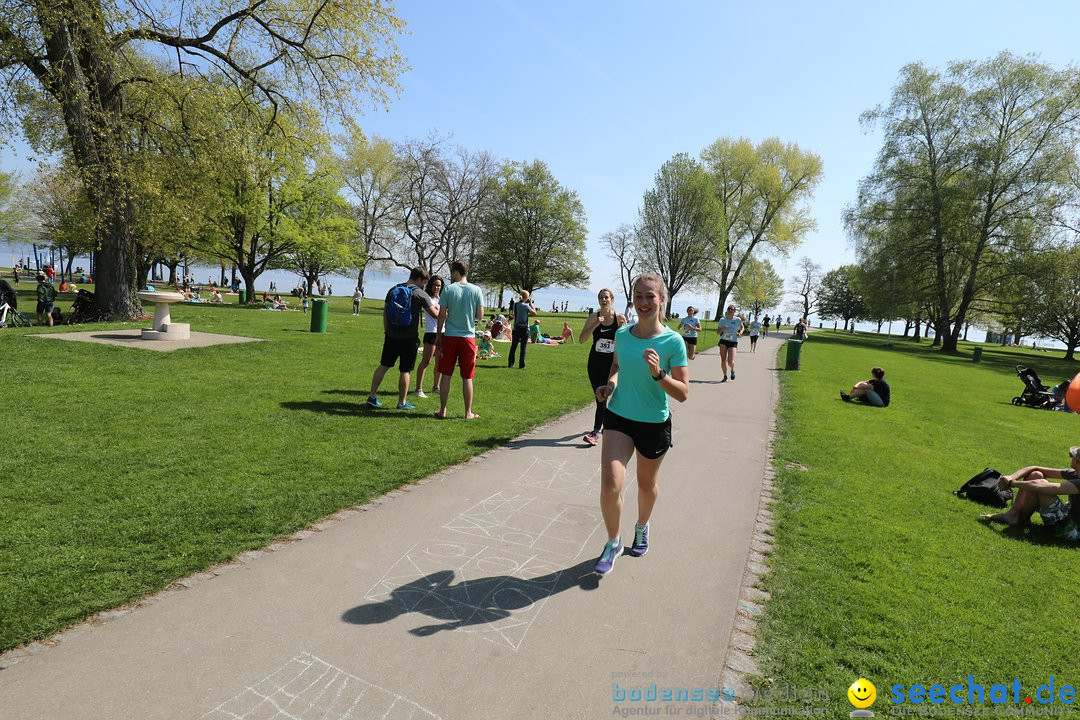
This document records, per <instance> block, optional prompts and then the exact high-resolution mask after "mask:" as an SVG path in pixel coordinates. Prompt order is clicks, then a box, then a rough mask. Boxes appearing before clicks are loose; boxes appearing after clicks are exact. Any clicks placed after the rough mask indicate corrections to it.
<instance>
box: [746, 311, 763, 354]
mask: <svg viewBox="0 0 1080 720" xmlns="http://www.w3.org/2000/svg"><path fill="white" fill-rule="evenodd" d="M747 327H748V328H749V330H750V352H752V353H756V352H757V336H758V334H759V333H760V332H761V323H760V322H758V319H757V315H754V319H753V320H751V321H750V324H749V325H748V326H747Z"/></svg>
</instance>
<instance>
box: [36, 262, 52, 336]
mask: <svg viewBox="0 0 1080 720" xmlns="http://www.w3.org/2000/svg"><path fill="white" fill-rule="evenodd" d="M37 282H38V285H37V321H38V325H44V324H45V323H48V324H49V327H52V324H53V318H52V311H53V302H54V301H55V300H56V288H54V287H53V286H52V283H50V282H49V281H48V280H46V279H45V273H38V275H37Z"/></svg>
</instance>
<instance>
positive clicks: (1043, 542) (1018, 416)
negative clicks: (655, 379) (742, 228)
mask: <svg viewBox="0 0 1080 720" xmlns="http://www.w3.org/2000/svg"><path fill="white" fill-rule="evenodd" d="M983 347H984V348H985V355H984V359H983V362H982V363H981V364H973V363H972V361H971V350H972V345H971V344H963V345H962V346H961V350H960V354H959V355H956V356H943V355H941V354H940V353H939V352H937V350H936V349H931V348H930V347H929V343H928V342H925V341H924V342H923V343H922V344H919V345H916V344H914V343H912V342H911V341H907V340H897V341H896V343H895V345H894V346H893V347H886V345H885V341H884V338H881V337H877V336H872V335H866V334H856V335H848V334H846V333H834V332H829V331H825V332H816V333H814V334H812V335H811V338H810V340H809V342H807V344H806V346H805V347H804V349H803V353H802V369H801V370H800V371H799V372H787V373H781V375H782V379H781V383H782V385H781V388H782V391H781V400H780V407H779V412H780V418H779V435H778V440H777V446H776V449H775V463H776V468H777V487H778V496H779V499H778V501H777V502H776V504H775V506H774V510H775V517H776V529H775V533H776V540H777V542H776V552H775V554H774V555H773V556H772V560H771V564H772V569H773V571H772V573H771V574H770V575H769V576H768V577H767V580H766V585H767V589H768V590H769V591H770V592H771V593H772V598H771V600H770V601H769V602H768V604H767V611H766V616H765V619H764V621H763V624H762V626H761V628H760V638H759V644H758V652H759V659H760V661H761V667H762V678H761V679H760V680H761V682H762V683H763V684H764V685H765V686H773V687H777V688H779V687H784V686H790V685H796V686H798V687H799V688H803V687H806V688H811V687H825V688H828V689H829V694H830V697H831V698H832V699H833V701H834V702H833V703H832V710H833V711H835V713H836V716H837V717H839V716H840V715H839V714H840V713H845V714H846V713H848V712H850V711H851V710H852V708H851V706H850V705H849V704H848V702H847V698H846V694H845V693H846V690H847V687H848V685H850V684H851V683H852V682H853V681H854V680H856V679H857V678H859V677H865V678H867V679H868V680H870V681H871V682H872V683H874V684H875V685H876V686H877V692H878V701H877V703H876V705H875V706H874V707H873V708H872V709H873V710H874V711H875V712H877V713H878V714H879V716H880V714H881V713H887V712H888V708H889V707H891V703H890V702H889V701H888V696H889V694H890V692H889V688H890V687H891V686H892V685H895V684H903V685H905V686H910V685H912V684H916V683H920V684H922V685H924V686H927V687H928V686H930V685H933V684H935V683H941V684H943V685H944V686H945V687H946V688H948V687H949V686H950V685H952V684H954V683H958V682H965V683H966V680H967V676H968V675H969V674H971V675H974V676H975V679H976V682H981V683H982V684H984V685H985V686H986V687H987V689H989V686H990V685H991V684H993V683H995V682H1001V683H1006V682H1011V681H1012V679H1013V678H1019V679H1020V680H1021V682H1022V684H1023V687H1024V688H1025V692H1027V693H1028V694H1030V693H1031V692H1033V691H1034V690H1035V688H1036V687H1037V686H1038V685H1040V684H1043V683H1046V682H1048V681H1049V679H1050V676H1051V675H1057V676H1058V684H1059V685H1060V684H1061V683H1062V682H1066V683H1071V684H1073V685H1075V684H1076V680H1077V678H1076V677H1075V672H1074V671H1073V667H1074V665H1075V657H1074V656H1075V645H1074V637H1073V635H1074V633H1073V623H1072V615H1073V612H1072V609H1073V607H1074V605H1075V602H1076V587H1077V567H1078V566H1080V552H1078V548H1077V547H1076V546H1075V545H1074V544H1064V543H1059V542H1055V541H1053V540H1051V539H1050V538H1049V537H1047V535H1045V534H1044V533H1042V532H1041V526H1040V525H1039V522H1040V521H1039V520H1038V519H1037V518H1036V519H1035V520H1034V521H1033V522H1034V523H1035V525H1036V527H1035V528H1033V530H1032V531H1030V532H1028V533H1022V532H1016V531H1003V530H1001V529H1000V527H989V526H986V525H983V524H981V523H979V522H977V521H976V516H977V515H979V514H980V513H982V512H986V511H988V510H990V508H986V507H984V506H982V505H977V504H975V503H972V502H969V501H967V500H961V499H958V498H956V497H954V496H953V495H952V494H951V493H952V491H953V490H955V489H957V488H958V487H959V486H960V485H961V484H962V483H963V482H964V481H965V480H966V479H967V478H969V477H970V476H972V475H974V474H975V473H976V472H978V471H980V470H982V469H983V468H984V467H993V468H997V469H998V470H1001V471H1003V472H1010V471H1012V470H1014V469H1016V468H1018V467H1021V466H1025V465H1044V466H1050V467H1067V466H1068V460H1069V458H1068V455H1067V453H1068V448H1069V446H1071V445H1076V444H1080V417H1077V416H1076V415H1070V414H1067V413H1060V412H1049V411H1044V410H1036V409H1031V408H1022V407H1014V406H1013V405H1011V404H1010V401H1011V399H1012V397H1013V396H1014V395H1019V394H1020V391H1021V390H1022V388H1023V385H1022V383H1021V382H1020V380H1019V379H1018V378H1017V377H1016V374H1015V365H1016V364H1025V365H1030V366H1033V367H1034V368H1035V369H1036V370H1037V371H1038V372H1039V373H1040V375H1041V377H1042V380H1043V382H1044V383H1045V384H1048V385H1050V384H1052V383H1054V382H1057V381H1059V380H1061V379H1064V378H1070V377H1072V376H1073V375H1074V374H1075V373H1076V372H1077V371H1078V370H1080V366H1078V365H1077V364H1076V363H1072V362H1064V361H1062V360H1061V359H1060V357H1061V355H1062V353H1054V354H1051V353H1044V352H1034V351H1030V350H1020V349H1014V348H1010V349H1006V348H1000V347H996V346H990V345H987V346H983ZM781 352H783V350H781ZM782 358H783V356H782V355H781V360H782ZM874 365H881V366H882V367H884V368H885V371H886V376H885V378H886V380H888V381H889V383H890V385H891V388H892V405H891V406H890V407H889V408H887V409H884V410H879V409H872V408H869V407H865V406H862V405H853V404H847V403H844V402H841V401H840V399H839V395H838V393H839V391H840V390H841V389H843V390H847V389H848V388H849V387H850V385H851V384H852V383H853V382H854V381H855V380H860V379H866V378H868V377H869V375H870V373H869V370H870V368H871V367H872V366H874ZM1022 700H1023V696H1022V697H1021V701H1022ZM946 705H949V706H951V705H950V704H949V702H948V701H946ZM907 707H908V708H911V707H913V706H912V705H910V704H908V705H907ZM1058 707H1061V706H1060V705H1059V706H1058Z"/></svg>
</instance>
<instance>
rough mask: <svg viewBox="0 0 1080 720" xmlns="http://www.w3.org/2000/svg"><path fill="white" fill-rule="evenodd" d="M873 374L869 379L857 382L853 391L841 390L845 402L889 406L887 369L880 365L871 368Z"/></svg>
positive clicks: (841, 397)
mask: <svg viewBox="0 0 1080 720" xmlns="http://www.w3.org/2000/svg"><path fill="white" fill-rule="evenodd" d="M870 374H871V375H872V376H873V377H871V378H870V379H869V380H863V381H862V382H858V383H855V385H853V386H852V388H851V392H844V391H843V390H841V391H840V399H841V400H843V401H844V402H855V401H856V400H858V401H859V402H863V403H866V404H867V405H872V406H873V407H889V383H887V382H885V371H884V370H882V369H881V368H879V367H874V368H870Z"/></svg>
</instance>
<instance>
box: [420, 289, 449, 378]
mask: <svg viewBox="0 0 1080 720" xmlns="http://www.w3.org/2000/svg"><path fill="white" fill-rule="evenodd" d="M444 284H445V283H444V281H443V279H442V278H441V277H439V276H438V275H432V276H431V279H430V280H428V282H427V286H426V287H425V288H424V292H426V293H427V294H428V296H429V297H430V298H431V299H432V300H434V301H435V306H436V309H435V317H431V315H430V314H428V313H424V356H423V357H422V358H420V367H418V368H417V369H416V393H415V395H416V397H422V398H426V397H427V394H426V393H425V392H424V373H425V372H427V369H428V365H430V364H431V359H432V357H434V356H435V335H436V334H437V333H436V331H437V330H438V329H439V317H438V315H439V311H438V305H439V295H441V294H442V291H443V285H444ZM436 359H437V358H436ZM435 368H436V369H435V380H434V382H433V383H432V385H431V394H432V395H438V394H439V370H438V363H435Z"/></svg>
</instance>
